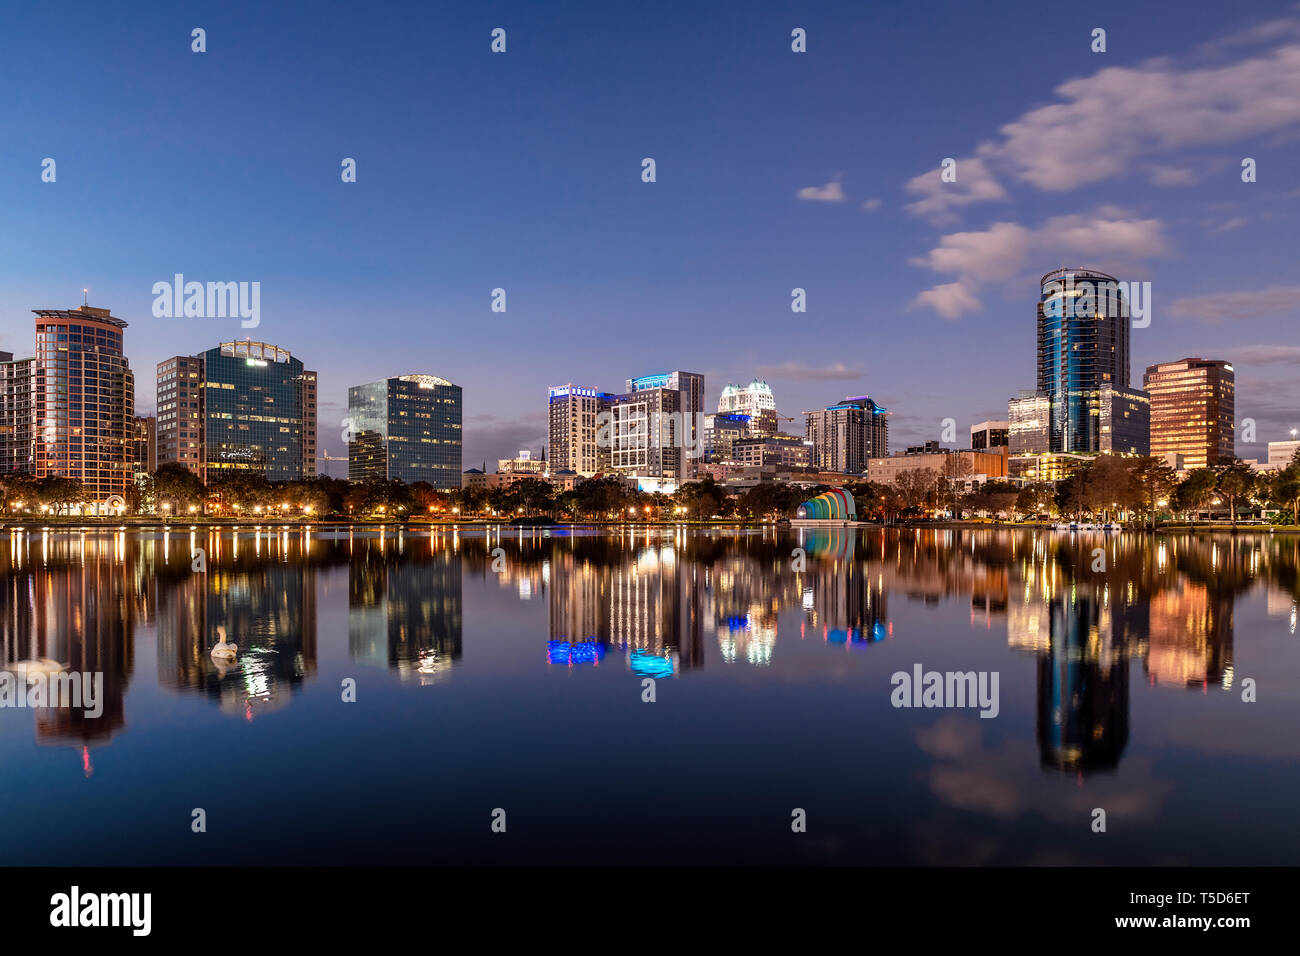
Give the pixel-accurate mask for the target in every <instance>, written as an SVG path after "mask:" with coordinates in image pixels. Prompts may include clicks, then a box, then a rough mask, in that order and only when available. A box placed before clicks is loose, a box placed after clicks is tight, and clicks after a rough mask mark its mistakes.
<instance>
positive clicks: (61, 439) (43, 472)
mask: <svg viewBox="0 0 1300 956" xmlns="http://www.w3.org/2000/svg"><path fill="white" fill-rule="evenodd" d="M32 311H33V312H34V313H35V315H36V359H35V361H34V363H33V366H32V376H33V392H32V421H33V435H32V438H33V448H34V453H33V456H32V459H33V461H32V464H33V467H32V472H33V474H35V475H36V477H37V478H50V477H55V476H58V477H64V478H75V479H77V480H78V481H80V482H81V483H82V485H83V486H84V487H85V490H86V493H87V495H88V498H89V500H88V503H87V506H88V508H89V509H90V510H91V511H93V512H95V513H99V514H106V513H111V512H113V511H115V510H118V509H120V508H124V507H126V504H127V495H128V494H129V492H130V490H131V484H132V480H133V472H134V462H135V449H134V447H133V444H132V439H133V436H134V430H135V421H134V419H135V376H134V375H132V374H131V366H130V364H129V363H128V362H127V360H126V355H125V354H124V353H123V351H122V330H123V329H125V328H126V323H125V322H124V321H122V320H121V319H119V318H116V317H114V316H113V315H112V314H111V313H110V312H109V310H108V309H96V308H93V307H91V306H89V305H81V306H78V307H77V308H75V309H33V310H32Z"/></svg>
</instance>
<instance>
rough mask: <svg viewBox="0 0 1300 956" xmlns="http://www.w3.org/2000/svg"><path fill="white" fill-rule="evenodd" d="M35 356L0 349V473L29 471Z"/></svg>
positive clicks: (32, 460)
mask: <svg viewBox="0 0 1300 956" xmlns="http://www.w3.org/2000/svg"><path fill="white" fill-rule="evenodd" d="M35 364H36V360H35V359H30V358H28V359H18V360H17V361H15V360H14V357H13V353H12V352H0V474H13V473H15V472H21V473H30V472H31V471H32V469H33V467H34V464H35V455H36V449H35V448H34V447H33V446H32V368H33V366H34V365H35Z"/></svg>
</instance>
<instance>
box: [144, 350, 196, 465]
mask: <svg viewBox="0 0 1300 956" xmlns="http://www.w3.org/2000/svg"><path fill="white" fill-rule="evenodd" d="M203 383H204V379H203V359H202V357H200V356H198V355H174V356H172V357H171V358H169V359H164V360H163V361H161V362H159V363H158V391H157V401H158V422H157V425H156V426H155V434H154V442H155V449H156V455H157V463H158V464H159V465H167V464H178V465H183V466H185V468H187V469H189V470H190V471H192V472H193V473H194V474H196V475H198V476H199V477H200V478H206V475H207V472H206V470H205V468H204V464H205V461H206V459H205V456H204V453H203V436H204V432H203V423H204V422H205V421H206V416H205V415H204V413H203V394H204V392H205V391H206V389H205V388H204V384H203Z"/></svg>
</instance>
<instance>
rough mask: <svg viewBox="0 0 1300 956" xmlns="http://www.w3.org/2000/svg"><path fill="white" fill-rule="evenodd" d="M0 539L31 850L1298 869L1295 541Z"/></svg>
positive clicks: (1, 718)
mask: <svg viewBox="0 0 1300 956" xmlns="http://www.w3.org/2000/svg"><path fill="white" fill-rule="evenodd" d="M0 534H2V535H3V537H0V580H2V581H3V590H2V591H0V641H2V643H0V661H3V662H4V664H5V666H9V667H11V666H12V665H13V664H14V663H15V662H18V661H24V660H31V659H39V658H50V659H53V660H55V661H58V662H60V663H62V664H64V665H67V667H68V668H69V669H70V670H72V671H100V672H103V674H104V681H105V684H104V697H105V701H104V709H103V714H102V716H100V717H98V718H91V717H88V716H86V715H85V714H84V713H83V712H82V711H81V710H80V709H75V708H53V707H48V706H47V707H42V708H36V709H32V708H26V707H23V708H4V709H0V768H2V769H0V811H3V812H0V861H2V862H3V863H4V864H6V865H16V864H51V865H55V864H57V865H82V864H235V865H258V864H342V865H347V864H377V863H395V864H443V863H458V864H462V863H561V864H563V863H603V864H623V863H626V864H662V863H685V864H696V863H724V864H755V863H756V864H764V863H786V864H789V863H794V864H1139V865H1140V864H1182V863H1186V864H1215V865H1231V864H1287V865H1295V864H1297V863H1300V825H1298V824H1297V815H1300V759H1298V758H1300V635H1297V633H1296V613H1297V612H1296V599H1297V594H1298V593H1300V582H1298V579H1297V574H1298V572H1300V540H1297V538H1296V537H1293V536H1269V535H1255V534H1243V535H1236V536H1232V535H1228V534H1219V535H1204V536H1198V537H1192V536H1187V535H1181V536H1180V535H1168V536H1154V537H1153V536H1145V535H1137V534H1127V533H1124V534H1110V535H1103V534H1100V533H1092V534H1089V533H1084V534H1076V535H1070V534H1067V533H1061V532H1052V531H1042V530H1038V531H1029V530H1025V531H1013V530H995V529H989V530H938V529H933V530H920V531H917V530H886V529H859V530H856V531H835V532H825V531H822V532H803V533H801V532H799V531H779V532H778V531H775V530H773V529H767V530H752V531H750V530H735V529H733V530H716V531H701V530H685V529H672V528H667V529H663V528H659V529H646V528H639V529H631V530H624V531H621V532H620V531H617V530H614V531H597V530H568V529H553V530H547V531H533V530H524V531H520V530H519V529H514V528H502V529H501V530H500V532H499V533H498V532H497V531H496V530H495V529H482V528H478V529H462V530H461V531H459V532H453V531H452V530H451V529H449V528H448V529H441V530H434V531H433V532H429V531H427V530H423V531H417V532H410V531H408V532H405V533H402V534H398V533H396V532H394V531H393V530H389V531H387V532H386V533H382V534H381V533H379V532H377V531H366V532H364V533H363V532H360V531H358V532H356V533H349V532H348V531H346V530H344V531H334V532H327V531H324V530H319V529H318V530H316V531H314V532H311V533H304V532H303V531H302V530H299V529H295V530H292V531H282V530H266V529H263V530H261V531H260V532H259V531H254V530H252V529H251V528H244V529H241V530H240V531H238V532H233V531H232V530H231V529H229V528H226V529H224V530H222V531H220V532H208V531H206V530H204V531H200V532H197V533H194V534H191V533H190V532H189V531H187V530H181V531H172V532H171V533H168V534H164V533H163V532H162V531H161V530H159V531H153V532H150V531H140V532H121V533H111V532H110V533H98V532H95V533H89V532H88V533H86V534H80V533H77V532H66V531H58V532H56V531H50V532H48V533H42V532H41V531H40V530H39V529H32V528H29V529H27V531H25V532H19V531H13V530H9V529H6V530H4V531H3V532H0ZM796 548H801V549H802V550H803V553H804V555H806V557H805V558H804V561H803V562H800V561H799V560H798V555H797V554H794V555H793V556H792V553H793V552H794V551H795V549H796ZM194 549H202V550H203V551H204V559H205V561H204V563H205V565H206V570H202V571H196V570H193V566H194V563H195V562H194V560H193V557H192V555H193V551H194ZM497 549H500V550H497ZM1098 549H1100V550H1098ZM801 563H804V564H806V566H805V567H803V568H802V570H797V567H798V566H799V565H800V564H801ZM1103 564H1104V567H1105V569H1106V570H1104V571H1103V570H1094V568H1095V567H1097V568H1099V567H1101V566H1103ZM219 626H220V627H224V629H225V632H226V634H227V635H228V640H230V641H233V642H235V643H237V644H238V645H239V652H238V658H237V660H236V661H235V662H234V663H233V664H232V663H219V662H216V661H214V659H213V658H212V657H211V655H210V649H211V648H212V646H213V645H214V644H215V643H216V642H217V640H218V632H217V628H218V627H219ZM918 664H919V665H921V666H922V667H923V668H924V670H926V671H930V670H936V671H941V672H943V671H963V672H964V671H975V672H996V673H997V674H998V675H999V684H998V687H999V697H1000V699H999V709H998V714H997V716H996V717H994V718H991V719H982V718H981V717H980V716H979V712H978V710H977V709H972V708H946V709H940V708H932V709H927V708H896V707H894V706H893V704H892V703H891V693H892V692H893V685H892V684H891V675H892V674H894V673H895V672H898V671H905V672H907V673H909V674H910V673H912V671H913V669H914V667H915V666H916V665H918ZM646 677H649V678H653V679H654V685H653V686H654V695H655V700H654V701H653V702H652V703H647V702H645V701H643V699H642V697H643V683H642V682H643V678H646ZM348 679H352V680H354V681H355V687H356V700H355V702H345V701H344V700H343V696H344V691H343V687H344V684H345V682H346V681H347V680H348ZM1251 680H1253V681H1254V682H1255V685H1256V687H1255V696H1256V698H1257V700H1256V701H1255V702H1253V703H1251V702H1244V701H1243V699H1242V696H1243V690H1244V689H1247V688H1249V687H1250V684H1249V683H1248V681H1251ZM195 808H202V809H203V810H204V812H205V814H206V826H207V830H206V832H205V833H195V832H192V829H191V820H192V816H191V814H192V811H193V810H194V809H195ZM496 808H501V809H503V810H505V812H506V832H505V833H493V832H492V830H491V822H492V814H493V811H494V809H496ZM794 808H802V809H803V810H804V811H805V812H806V815H807V832H806V833H793V832H791V814H792V811H793V810H794ZM1094 808H1102V809H1104V810H1105V811H1106V832H1105V833H1095V832H1093V829H1092V820H1093V810H1094Z"/></svg>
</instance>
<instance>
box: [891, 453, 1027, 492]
mask: <svg viewBox="0 0 1300 956" xmlns="http://www.w3.org/2000/svg"><path fill="white" fill-rule="evenodd" d="M905 471H933V472H934V473H935V474H936V475H940V476H944V477H947V478H949V479H950V480H955V479H959V478H960V479H972V478H973V479H977V480H982V479H986V478H1005V477H1006V476H1007V458H1006V456H1005V455H1003V454H1002V453H1001V452H1000V451H998V450H994V451H989V450H988V449H984V450H981V451H976V450H973V449H961V450H954V449H951V448H934V449H927V450H925V451H921V452H911V451H909V452H904V453H903V454H901V455H891V456H890V457H888V458H872V459H871V461H870V462H869V463H868V465H867V477H868V478H870V479H871V480H872V481H873V482H879V483H880V484H886V485H892V484H893V483H894V482H895V481H897V480H898V476H899V475H900V474H902V473H903V472H905Z"/></svg>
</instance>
